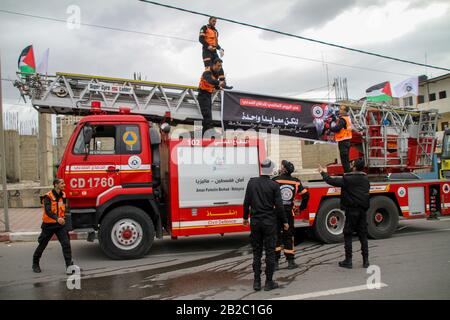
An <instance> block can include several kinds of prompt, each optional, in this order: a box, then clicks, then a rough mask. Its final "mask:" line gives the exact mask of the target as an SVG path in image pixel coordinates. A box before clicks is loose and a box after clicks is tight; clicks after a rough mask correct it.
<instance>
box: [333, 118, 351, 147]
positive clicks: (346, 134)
mask: <svg viewBox="0 0 450 320" xmlns="http://www.w3.org/2000/svg"><path fill="white" fill-rule="evenodd" d="M341 118H342V119H344V120H345V124H346V126H345V128H342V129H341V130H339V131H338V132H336V134H335V135H334V139H335V140H336V141H338V142H339V141H342V140H349V139H351V138H352V121H351V120H350V117H349V116H343V117H341Z"/></svg>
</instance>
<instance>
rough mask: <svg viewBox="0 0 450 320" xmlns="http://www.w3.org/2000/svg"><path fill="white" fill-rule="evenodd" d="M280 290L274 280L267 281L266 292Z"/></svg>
mask: <svg viewBox="0 0 450 320" xmlns="http://www.w3.org/2000/svg"><path fill="white" fill-rule="evenodd" d="M276 288H278V283H276V282H275V281H273V280H266V284H265V286H264V291H270V290H273V289H276Z"/></svg>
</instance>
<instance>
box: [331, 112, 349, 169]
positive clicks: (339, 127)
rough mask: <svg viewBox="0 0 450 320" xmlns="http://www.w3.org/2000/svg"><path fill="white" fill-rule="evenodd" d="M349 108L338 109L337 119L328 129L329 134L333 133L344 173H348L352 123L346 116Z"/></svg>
mask: <svg viewBox="0 0 450 320" xmlns="http://www.w3.org/2000/svg"><path fill="white" fill-rule="evenodd" d="M349 110H350V108H349V107H348V106H342V105H341V106H340V107H339V118H338V119H337V121H336V122H335V125H334V126H333V125H332V126H331V127H330V128H328V129H329V130H330V131H331V132H334V139H335V140H336V141H337V143H338V147H339V155H340V157H341V163H342V167H343V168H344V173H346V172H350V171H351V169H350V159H349V153H350V140H351V139H352V122H351V120H350V116H349V114H348V112H349Z"/></svg>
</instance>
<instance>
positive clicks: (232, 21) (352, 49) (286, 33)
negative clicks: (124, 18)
mask: <svg viewBox="0 0 450 320" xmlns="http://www.w3.org/2000/svg"><path fill="white" fill-rule="evenodd" d="M139 1H141V2H145V3H149V4H153V5H157V6H161V7H166V8H169V9H174V10H179V11H184V12H188V13H192V14H196V15H200V16H204V17H211V16H214V17H216V18H217V19H219V20H222V21H227V22H230V23H234V24H238V25H242V26H246V27H250V28H254V29H259V30H264V31H268V32H272V33H277V34H281V35H284V36H288V37H292V38H297V39H302V40H306V41H311V42H315V43H320V44H323V45H326V46H331V47H335V48H340V49H344V50H349V51H354V52H358V53H362V54H367V55H371V56H375V57H378V58H383V59H389V60H394V61H398V62H404V63H409V64H414V65H417V66H422V67H428V68H433V69H439V70H445V71H450V69H448V68H442V67H437V66H432V65H428V64H424V63H419V62H415V61H410V60H404V59H399V58H395V57H390V56H386V55H383V54H379V53H374V52H370V51H365V50H361V49H356V48H350V47H346V46H342V45H339V44H335V43H331V42H326V41H321V40H316V39H312V38H307V37H303V36H299V35H296V34H292V33H288V32H284V31H279V30H275V29H270V28H265V27H260V26H257V25H253V24H249V23H245V22H239V21H236V20H232V19H227V18H222V17H218V16H216V15H211V14H206V13H201V12H198V11H193V10H188V9H184V8H180V7H175V6H170V5H167V4H163V3H159V2H155V1H148V0H139Z"/></svg>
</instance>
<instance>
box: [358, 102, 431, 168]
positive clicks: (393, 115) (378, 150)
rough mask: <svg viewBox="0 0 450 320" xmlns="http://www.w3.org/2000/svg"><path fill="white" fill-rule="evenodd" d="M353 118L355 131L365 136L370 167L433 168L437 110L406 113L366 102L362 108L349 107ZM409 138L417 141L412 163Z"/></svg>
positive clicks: (364, 142) (365, 150)
mask: <svg viewBox="0 0 450 320" xmlns="http://www.w3.org/2000/svg"><path fill="white" fill-rule="evenodd" d="M350 117H351V120H352V125H353V127H354V129H356V130H357V131H360V132H361V133H362V137H363V143H362V149H363V153H364V157H365V162H366V165H367V166H368V167H370V168H380V169H383V168H395V167H397V168H407V167H410V168H411V167H427V166H431V165H432V160H433V154H434V148H435V143H436V139H435V137H434V136H435V133H436V127H437V121H438V117H439V113H438V110H436V109H432V110H405V109H400V108H396V107H393V106H389V105H386V104H376V103H369V102H367V101H365V102H364V103H363V104H362V105H360V106H359V105H358V106H351V107H350ZM409 138H414V139H416V140H417V146H418V148H417V150H416V154H415V155H413V156H415V157H414V158H413V159H411V158H410V155H409V154H408V139H409ZM411 160H412V161H411Z"/></svg>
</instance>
